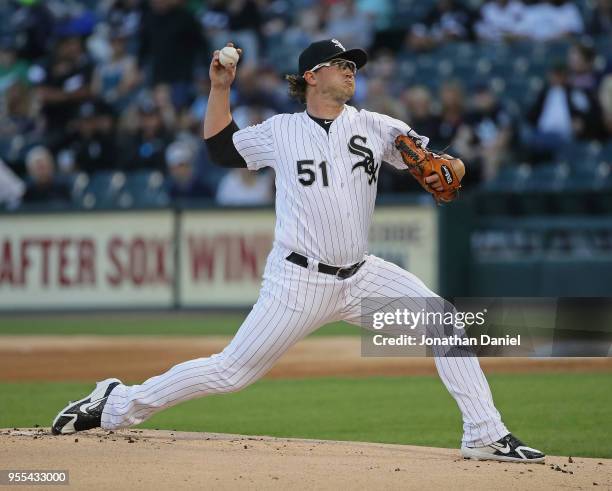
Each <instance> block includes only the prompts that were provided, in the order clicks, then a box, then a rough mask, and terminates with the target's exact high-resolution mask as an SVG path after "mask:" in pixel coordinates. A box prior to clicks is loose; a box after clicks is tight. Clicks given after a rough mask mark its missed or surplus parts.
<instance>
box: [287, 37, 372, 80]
mask: <svg viewBox="0 0 612 491" xmlns="http://www.w3.org/2000/svg"><path fill="white" fill-rule="evenodd" d="M334 58H342V59H343V60H349V61H352V62H354V63H355V65H357V69H360V68H361V67H362V66H363V65H365V64H366V63H367V61H368V54H367V53H366V52H365V51H364V50H362V49H360V48H354V49H348V50H347V49H346V48H345V47H344V46H342V43H340V41H338V40H337V39H325V40H324V41H317V42H315V43H312V44H311V45H310V46H308V48H306V49H305V50H304V51H302V53H301V54H300V58H299V70H300V75H304V72H307V71H308V70H311V69H312V68H313V67H315V66H316V65H318V64H319V63H324V62H326V61H329V60H333V59H334Z"/></svg>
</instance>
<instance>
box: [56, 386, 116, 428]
mask: <svg viewBox="0 0 612 491" xmlns="http://www.w3.org/2000/svg"><path fill="white" fill-rule="evenodd" d="M120 383H121V381H120V380H118V379H116V378H108V379H106V380H103V381H102V382H98V383H97V384H96V388H95V389H94V390H93V392H92V393H91V394H89V395H88V396H87V397H85V398H84V399H81V400H80V401H75V402H71V403H70V404H68V405H67V406H66V407H65V408H64V409H62V410H61V411H60V412H59V414H58V415H57V416H56V417H55V419H54V420H53V424H52V425H51V433H53V434H54V435H60V434H61V435H69V434H70V433H75V432H77V431H84V430H91V429H92V428H99V427H100V424H101V421H102V409H104V404H106V399H107V398H108V395H109V394H110V393H111V391H112V390H113V389H114V388H115V387H116V386H117V385H119V384H120Z"/></svg>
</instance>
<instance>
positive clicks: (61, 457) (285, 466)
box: [0, 428, 612, 491]
mask: <svg viewBox="0 0 612 491" xmlns="http://www.w3.org/2000/svg"><path fill="white" fill-rule="evenodd" d="M0 462H2V468H4V469H29V470H33V469H37V470H43V469H45V470H51V469H56V470H68V471H69V475H70V485H71V488H73V489H89V490H92V489H95V490H98V489H111V490H113V491H114V490H117V489H134V490H139V489H143V490H145V489H146V490H150V489H210V488H213V489H246V488H250V489H253V488H256V489H268V488H271V489H342V488H350V489H419V490H421V489H451V488H452V489H491V488H495V489H496V490H502V489H530V490H533V489H562V488H563V489H584V488H588V489H592V488H593V487H594V486H599V487H596V488H595V489H609V488H610V487H611V486H612V461H610V460H604V459H587V458H582V457H578V458H572V459H570V458H568V457H548V458H547V462H546V464H544V465H541V464H508V463H498V462H475V461H465V460H463V459H461V458H460V457H459V452H458V450H455V449H442V448H426V447H413V446H406V445H383V444H376V443H355V442H334V441H319V440H297V439H281V438H270V437H247V436H240V435H223V434H212V433H184V432H170V431H150V430H124V431H118V432H108V431H103V430H100V431H91V432H87V433H80V434H77V435H72V436H60V437H57V436H52V435H50V434H49V430H48V429H41V428H39V429H13V430H0ZM22 489H23V488H22Z"/></svg>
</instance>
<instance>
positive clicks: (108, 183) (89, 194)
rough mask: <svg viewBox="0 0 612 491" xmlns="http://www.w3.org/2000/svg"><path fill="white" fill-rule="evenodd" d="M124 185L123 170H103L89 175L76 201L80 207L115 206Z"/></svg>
mask: <svg viewBox="0 0 612 491" xmlns="http://www.w3.org/2000/svg"><path fill="white" fill-rule="evenodd" d="M124 186H125V174H124V173H123V172H115V171H103V172H97V173H95V174H93V175H92V176H91V178H90V179H89V182H88V183H87V185H86V187H85V188H84V190H83V192H82V194H81V195H80V196H79V197H78V198H77V199H76V202H77V204H78V205H79V206H81V207H82V208H87V209H91V208H115V207H116V206H117V198H118V196H119V193H120V192H121V190H122V189H123V187H124Z"/></svg>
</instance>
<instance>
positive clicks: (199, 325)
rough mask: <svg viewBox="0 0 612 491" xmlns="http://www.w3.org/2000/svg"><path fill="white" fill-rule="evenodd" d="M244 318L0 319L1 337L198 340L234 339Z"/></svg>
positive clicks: (336, 327) (331, 327)
mask: <svg viewBox="0 0 612 491" xmlns="http://www.w3.org/2000/svg"><path fill="white" fill-rule="evenodd" d="M245 317H246V313H245V314H210V313H202V314H196V313H186V314H184V313H165V312H164V313H160V314H158V315H155V314H151V313H149V314H129V313H121V314H117V313H114V314H94V315H90V314H68V315H48V316H45V315H35V316H11V317H1V316H0V335H3V334H19V335H38V336H41V335H49V334H52V335H75V334H96V335H102V336H120V335H124V336H128V335H129V336H151V335H156V336H160V335H162V336H199V335H227V336H231V335H233V334H234V333H235V332H236V331H237V330H238V328H239V327H240V324H242V321H243V320H244V318H245ZM359 333H360V330H359V329H358V328H356V327H354V326H350V325H348V324H346V323H344V322H335V323H333V324H328V325H327V326H324V327H323V328H321V329H319V330H318V331H315V332H314V333H313V334H312V335H313V336H326V335H327V336H329V335H358V334H359Z"/></svg>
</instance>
